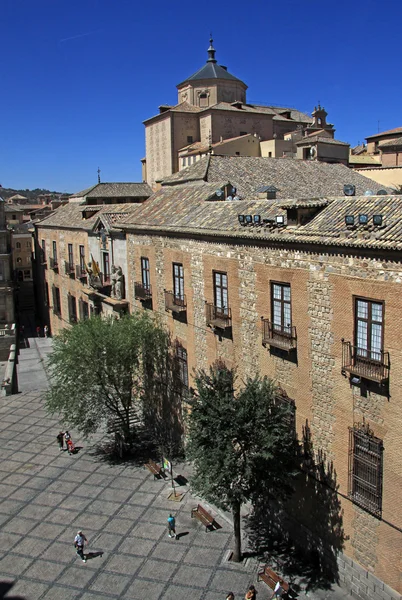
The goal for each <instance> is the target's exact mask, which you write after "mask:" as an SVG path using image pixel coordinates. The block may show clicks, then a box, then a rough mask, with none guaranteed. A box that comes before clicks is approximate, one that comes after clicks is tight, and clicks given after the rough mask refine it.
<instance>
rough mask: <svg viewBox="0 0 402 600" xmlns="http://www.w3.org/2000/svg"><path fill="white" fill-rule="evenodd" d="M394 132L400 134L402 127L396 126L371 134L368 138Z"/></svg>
mask: <svg viewBox="0 0 402 600" xmlns="http://www.w3.org/2000/svg"><path fill="white" fill-rule="evenodd" d="M393 133H396V134H398V133H399V134H400V133H402V127H395V129H388V131H382V132H381V133H375V134H374V135H369V136H368V137H366V140H371V139H374V138H378V137H382V136H383V135H391V134H393Z"/></svg>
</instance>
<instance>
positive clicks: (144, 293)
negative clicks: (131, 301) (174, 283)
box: [134, 281, 152, 300]
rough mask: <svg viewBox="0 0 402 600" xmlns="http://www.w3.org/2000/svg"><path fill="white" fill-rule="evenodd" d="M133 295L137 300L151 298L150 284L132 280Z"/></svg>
mask: <svg viewBox="0 0 402 600" xmlns="http://www.w3.org/2000/svg"><path fill="white" fill-rule="evenodd" d="M134 296H135V298H136V299H137V300H149V299H150V298H152V287H151V284H148V285H145V284H144V283H141V282H140V281H135V282H134Z"/></svg>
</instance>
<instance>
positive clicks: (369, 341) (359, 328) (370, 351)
mask: <svg viewBox="0 0 402 600" xmlns="http://www.w3.org/2000/svg"><path fill="white" fill-rule="evenodd" d="M355 303H356V304H355V345H356V354H357V356H359V357H362V358H368V359H371V360H376V361H381V360H382V350H383V331H384V303H383V302H375V301H373V300H366V299H365V298H356V299H355Z"/></svg>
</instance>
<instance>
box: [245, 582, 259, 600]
mask: <svg viewBox="0 0 402 600" xmlns="http://www.w3.org/2000/svg"><path fill="white" fill-rule="evenodd" d="M244 598H245V600H256V598H257V590H256V589H255V587H254V586H253V585H250V587H249V588H248V591H247V593H246V595H245V596H244Z"/></svg>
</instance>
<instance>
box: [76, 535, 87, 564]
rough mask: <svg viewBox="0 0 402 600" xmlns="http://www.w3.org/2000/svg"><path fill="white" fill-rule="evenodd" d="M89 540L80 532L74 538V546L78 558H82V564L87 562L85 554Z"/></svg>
mask: <svg viewBox="0 0 402 600" xmlns="http://www.w3.org/2000/svg"><path fill="white" fill-rule="evenodd" d="M87 541H88V540H87V538H86V537H85V535H84V534H83V533H82V531H81V530H80V531H78V532H77V535H76V536H75V538H74V546H75V548H76V550H77V554H78V556H79V557H80V558H81V560H82V562H85V563H86V562H87V559H86V558H85V554H84V545H85V542H87Z"/></svg>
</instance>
